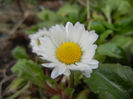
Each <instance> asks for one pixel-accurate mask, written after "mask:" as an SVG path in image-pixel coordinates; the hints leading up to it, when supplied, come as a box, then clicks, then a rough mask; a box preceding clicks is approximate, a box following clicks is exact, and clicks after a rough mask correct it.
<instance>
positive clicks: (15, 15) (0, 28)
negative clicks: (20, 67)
mask: <svg viewBox="0 0 133 99" xmlns="http://www.w3.org/2000/svg"><path fill="white" fill-rule="evenodd" d="M62 4H63V2H60V1H59V0H45V1H42V0H38V2H37V5H32V4H26V3H25V2H24V1H23V0H22V1H19V0H14V1H13V2H12V4H8V3H7V4H0V99H2V98H3V99H4V98H5V97H6V96H9V95H11V94H12V93H11V92H9V91H8V88H9V85H10V83H11V82H12V81H13V80H14V79H15V78H16V76H15V75H14V74H13V73H12V72H11V70H10V68H11V67H12V66H13V64H15V62H16V60H15V59H14V58H13V56H12V50H13V48H15V47H16V46H17V45H21V46H23V47H25V48H26V50H27V52H28V53H31V50H30V49H28V44H29V38H28V36H27V35H25V34H24V32H23V31H24V29H26V28H28V27H30V26H32V25H34V24H36V23H37V22H38V21H39V20H38V19H37V17H36V15H35V12H33V10H34V11H36V12H37V11H39V7H40V6H43V7H45V8H49V9H53V10H55V8H56V9H58V8H59V7H60V6H61V5H62ZM34 89H35V88H34ZM31 90H33V88H31ZM30 93H31V94H34V92H30ZM18 99H21V97H20V98H18Z"/></svg>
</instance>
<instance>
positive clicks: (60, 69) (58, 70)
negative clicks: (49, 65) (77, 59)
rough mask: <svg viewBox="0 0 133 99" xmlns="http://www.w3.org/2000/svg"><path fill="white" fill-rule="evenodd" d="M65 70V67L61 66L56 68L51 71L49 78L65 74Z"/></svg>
mask: <svg viewBox="0 0 133 99" xmlns="http://www.w3.org/2000/svg"><path fill="white" fill-rule="evenodd" d="M65 70H66V67H65V66H63V65H60V66H56V67H55V68H54V69H53V71H52V73H51V77H52V78H56V77H57V76H59V75H61V74H63V73H64V72H65Z"/></svg>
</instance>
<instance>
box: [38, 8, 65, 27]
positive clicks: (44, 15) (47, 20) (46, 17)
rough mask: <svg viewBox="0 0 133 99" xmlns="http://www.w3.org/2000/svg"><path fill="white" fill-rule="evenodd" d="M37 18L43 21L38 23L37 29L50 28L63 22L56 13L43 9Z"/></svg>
mask: <svg viewBox="0 0 133 99" xmlns="http://www.w3.org/2000/svg"><path fill="white" fill-rule="evenodd" d="M38 17H39V18H40V19H41V20H43V22H41V23H39V24H38V25H37V26H38V27H39V28H42V27H47V28H49V27H51V26H53V25H56V24H60V23H63V22H64V18H63V17H62V16H60V15H58V14H57V13H55V12H53V11H50V10H47V9H43V10H42V11H41V12H40V13H38Z"/></svg>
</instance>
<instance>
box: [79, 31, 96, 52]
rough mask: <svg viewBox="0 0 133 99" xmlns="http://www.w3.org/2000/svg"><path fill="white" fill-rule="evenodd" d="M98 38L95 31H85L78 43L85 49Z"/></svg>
mask: <svg viewBox="0 0 133 99" xmlns="http://www.w3.org/2000/svg"><path fill="white" fill-rule="evenodd" d="M97 38H98V35H97V34H96V33H95V31H91V32H88V31H85V32H84V33H83V35H82V36H81V38H80V41H79V44H80V45H81V47H82V49H83V50H84V49H86V48H87V47H88V45H91V44H93V43H94V42H95V41H96V40H97Z"/></svg>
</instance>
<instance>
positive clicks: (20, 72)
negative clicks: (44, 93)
mask: <svg viewBox="0 0 133 99" xmlns="http://www.w3.org/2000/svg"><path fill="white" fill-rule="evenodd" d="M11 70H12V71H13V72H14V73H15V74H16V75H17V76H19V77H21V78H23V79H26V80H28V81H31V82H32V83H34V84H36V85H38V86H40V87H43V84H44V83H45V76H44V73H43V70H42V66H40V65H37V64H36V63H34V62H33V61H31V60H26V59H20V60H18V62H17V63H16V64H15V65H14V66H13V67H12V68H11Z"/></svg>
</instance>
